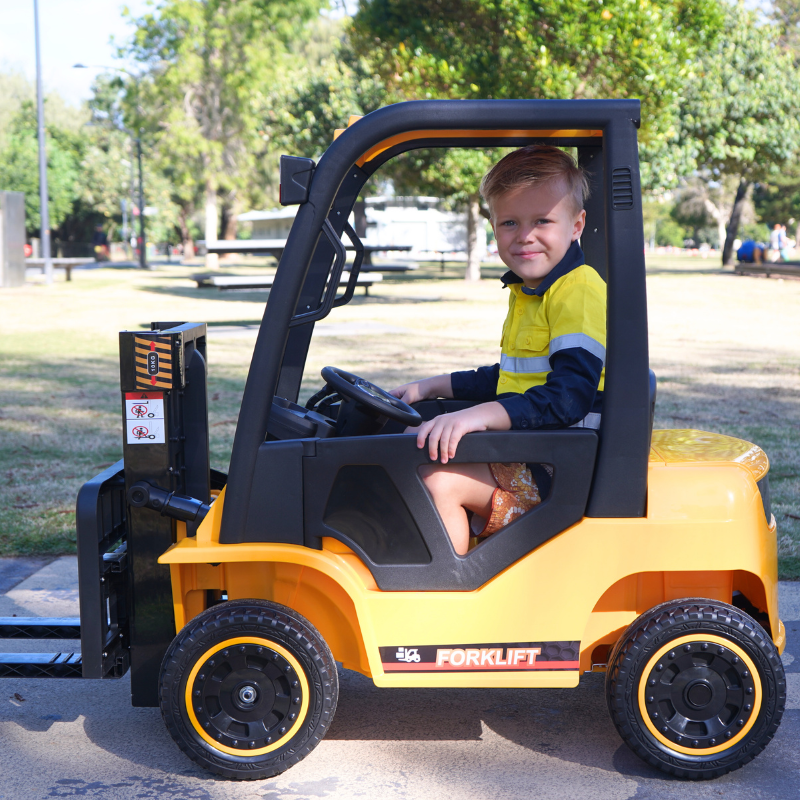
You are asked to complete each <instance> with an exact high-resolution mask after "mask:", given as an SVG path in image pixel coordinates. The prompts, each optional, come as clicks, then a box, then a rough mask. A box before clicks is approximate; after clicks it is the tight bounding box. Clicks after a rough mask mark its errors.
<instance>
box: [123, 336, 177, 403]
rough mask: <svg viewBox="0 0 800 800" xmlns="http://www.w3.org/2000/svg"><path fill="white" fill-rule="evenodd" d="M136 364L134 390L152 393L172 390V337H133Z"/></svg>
mask: <svg viewBox="0 0 800 800" xmlns="http://www.w3.org/2000/svg"><path fill="white" fill-rule="evenodd" d="M133 341H134V361H135V362H136V388H137V389H142V390H147V389H149V390H150V391H153V390H154V389H172V387H173V374H174V365H173V363H172V337H171V336H152V337H148V338H146V339H145V338H144V337H142V336H135V337H134V340H133Z"/></svg>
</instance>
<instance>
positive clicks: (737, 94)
mask: <svg viewBox="0 0 800 800" xmlns="http://www.w3.org/2000/svg"><path fill="white" fill-rule="evenodd" d="M686 78H687V79H686V83H685V87H684V91H683V96H682V97H681V98H680V103H679V106H680V140H681V143H682V145H683V147H684V150H685V152H686V155H687V158H688V164H689V166H691V167H692V168H695V169H703V170H707V171H710V172H711V173H712V175H737V176H741V177H744V178H746V179H748V180H759V179H763V178H766V177H767V176H769V175H770V174H772V173H773V172H774V170H775V169H776V168H778V167H780V165H782V164H783V163H785V162H787V161H789V160H791V159H793V158H794V157H795V154H796V153H797V152H798V150H800V119H798V115H797V102H796V98H797V96H798V94H800V79H799V78H798V74H797V71H796V70H795V69H794V66H793V63H792V58H791V56H790V55H789V54H788V53H786V52H785V51H784V50H782V49H781V48H780V47H779V46H778V32H777V31H776V30H775V29H774V28H772V27H770V26H767V25H763V24H759V21H758V19H757V17H756V15H755V14H754V13H753V12H750V11H747V10H746V9H745V8H744V7H743V6H742V5H740V4H739V5H731V6H729V7H727V11H726V17H725V27H724V32H723V35H722V36H720V37H718V38H717V39H716V41H715V42H714V43H713V45H712V46H709V47H708V48H705V49H704V50H703V51H702V52H701V53H700V58H699V60H698V61H697V62H696V63H695V64H694V65H693V66H692V67H691V68H689V70H688V72H687V76H686Z"/></svg>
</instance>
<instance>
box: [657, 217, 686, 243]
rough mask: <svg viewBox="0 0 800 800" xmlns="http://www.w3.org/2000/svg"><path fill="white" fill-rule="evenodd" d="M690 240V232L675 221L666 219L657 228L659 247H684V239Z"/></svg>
mask: <svg viewBox="0 0 800 800" xmlns="http://www.w3.org/2000/svg"><path fill="white" fill-rule="evenodd" d="M687 238H689V231H687V230H686V228H684V227H683V226H682V225H679V224H678V223H677V222H675V220H674V219H671V218H670V217H666V218H665V219H661V220H659V222H658V225H657V226H656V244H657V245H658V246H659V247H667V246H670V245H671V246H672V247H683V241H684V239H687Z"/></svg>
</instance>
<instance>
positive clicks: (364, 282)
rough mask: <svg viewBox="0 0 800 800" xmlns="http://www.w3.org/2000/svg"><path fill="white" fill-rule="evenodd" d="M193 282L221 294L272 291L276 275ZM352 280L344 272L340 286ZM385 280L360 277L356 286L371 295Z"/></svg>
mask: <svg viewBox="0 0 800 800" xmlns="http://www.w3.org/2000/svg"><path fill="white" fill-rule="evenodd" d="M192 280H193V281H196V282H197V288H198V289H208V288H215V289H219V290H220V291H221V292H224V291H229V290H235V289H239V290H244V289H271V288H272V284H273V282H274V280H275V276H274V275H213V274H211V273H207V272H206V273H200V274H197V275H192ZM349 280H350V273H349V272H343V273H342V277H341V278H340V279H339V286H347V282H348V281H349ZM382 280H383V275H380V274H371V275H359V276H358V277H357V278H356V286H357V287H358V286H362V287H363V288H364V294H366V295H368V294H369V289H370V286H372V284H373V283H378V282H379V281H382Z"/></svg>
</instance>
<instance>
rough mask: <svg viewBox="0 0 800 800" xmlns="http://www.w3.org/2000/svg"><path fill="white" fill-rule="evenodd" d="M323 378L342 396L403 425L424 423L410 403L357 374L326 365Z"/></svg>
mask: <svg viewBox="0 0 800 800" xmlns="http://www.w3.org/2000/svg"><path fill="white" fill-rule="evenodd" d="M322 380H324V381H325V383H327V384H328V386H330V388H331V389H333V390H334V391H336V392H338V393H339V394H340V395H342V397H348V398H350V399H351V400H355V402H356V403H358V404H359V405H362V406H366V407H367V408H369V409H371V410H372V411H373V412H375V413H376V414H380V415H381V416H384V417H388V418H389V419H393V420H395V421H397V422H401V423H402V424H403V425H412V426H416V425H420V424H421V423H422V417H421V416H420V415H419V414H418V413H417V412H416V411H414V409H413V408H411V406H410V405H408V403H404V402H403V401H402V400H400V399H398V398H397V397H394V396H393V395H391V394H389V392H387V391H386V390H385V389H381V388H380V387H379V386H376V385H375V384H374V383H370V382H369V381H365V380H364V379H363V378H359V377H358V376H357V375H351V374H350V373H349V372H345V371H344V370H343V369H337V368H336V367H324V368H323V370H322Z"/></svg>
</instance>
